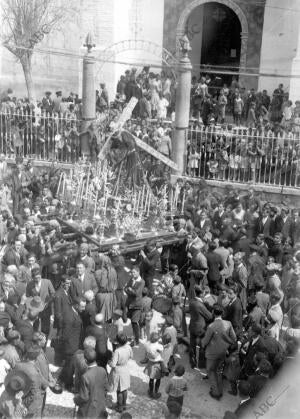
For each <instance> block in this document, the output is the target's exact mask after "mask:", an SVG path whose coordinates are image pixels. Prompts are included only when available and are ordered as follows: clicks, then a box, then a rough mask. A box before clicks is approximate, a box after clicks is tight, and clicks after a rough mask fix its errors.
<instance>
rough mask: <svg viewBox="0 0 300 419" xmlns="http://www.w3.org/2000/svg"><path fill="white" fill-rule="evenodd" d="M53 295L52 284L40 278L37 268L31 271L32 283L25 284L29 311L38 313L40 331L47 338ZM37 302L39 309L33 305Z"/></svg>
mask: <svg viewBox="0 0 300 419" xmlns="http://www.w3.org/2000/svg"><path fill="white" fill-rule="evenodd" d="M54 295H55V290H54V288H53V285H52V282H51V281H50V280H49V279H45V278H42V276H41V272H40V269H39V268H34V269H32V281H30V282H29V283H28V284H27V287H26V296H27V297H31V300H29V301H30V302H29V306H28V308H29V309H33V310H37V311H40V315H39V317H40V320H41V331H42V332H43V333H45V335H46V336H48V334H49V332H50V317H51V314H52V303H53V299H54ZM38 301H39V307H38V306H35V303H37V302H38Z"/></svg>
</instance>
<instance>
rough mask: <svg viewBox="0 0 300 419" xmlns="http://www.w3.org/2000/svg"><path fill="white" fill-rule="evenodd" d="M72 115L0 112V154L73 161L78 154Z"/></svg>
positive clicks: (76, 123) (77, 124) (75, 121)
mask: <svg viewBox="0 0 300 419" xmlns="http://www.w3.org/2000/svg"><path fill="white" fill-rule="evenodd" d="M80 123H81V121H80V120H78V119H77V118H76V115H75V114H71V113H65V114H49V113H46V112H43V111H41V110H40V109H38V110H37V111H36V110H35V111H32V110H24V109H17V110H14V111H11V110H6V111H2V112H0V153H3V154H5V155H6V156H8V157H16V156H24V157H32V158H35V159H38V160H47V161H49V160H56V161H62V162H66V163H73V162H75V161H77V160H78V158H79V153H80V142H79V132H80Z"/></svg>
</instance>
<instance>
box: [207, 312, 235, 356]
mask: <svg viewBox="0 0 300 419" xmlns="http://www.w3.org/2000/svg"><path fill="white" fill-rule="evenodd" d="M235 343H236V335H235V333H234V330H233V327H232V324H231V323H230V322H228V321H227V320H223V319H216V320H215V321H214V322H213V323H211V324H210V325H209V326H208V328H207V330H206V333H205V336H204V338H203V339H202V346H203V348H205V358H206V359H218V358H222V357H225V354H226V352H227V349H228V348H229V347H230V346H232V345H234V344H235Z"/></svg>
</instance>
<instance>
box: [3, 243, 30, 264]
mask: <svg viewBox="0 0 300 419" xmlns="http://www.w3.org/2000/svg"><path fill="white" fill-rule="evenodd" d="M24 263H25V258H24V256H23V254H22V243H21V241H20V240H15V242H14V244H13V245H12V246H10V247H8V249H7V250H6V252H5V254H4V256H3V258H2V266H3V268H4V270H5V269H6V268H7V266H9V265H15V266H16V267H17V268H19V267H20V266H21V265H22V264H24Z"/></svg>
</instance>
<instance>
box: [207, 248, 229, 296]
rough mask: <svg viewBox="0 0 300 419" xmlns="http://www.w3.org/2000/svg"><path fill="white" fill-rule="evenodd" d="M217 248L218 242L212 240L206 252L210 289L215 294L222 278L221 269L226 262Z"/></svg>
mask: <svg viewBox="0 0 300 419" xmlns="http://www.w3.org/2000/svg"><path fill="white" fill-rule="evenodd" d="M216 248H217V243H216V242H214V241H213V242H210V243H209V246H208V252H207V254H206V259H207V265H208V272H207V280H208V285H209V287H210V289H211V290H212V291H213V294H215V292H214V291H215V290H217V289H218V285H219V283H220V280H221V273H220V271H221V270H222V269H224V268H225V266H226V265H225V264H223V259H222V257H221V256H220V255H219V254H218V253H216V252H215V250H216Z"/></svg>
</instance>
